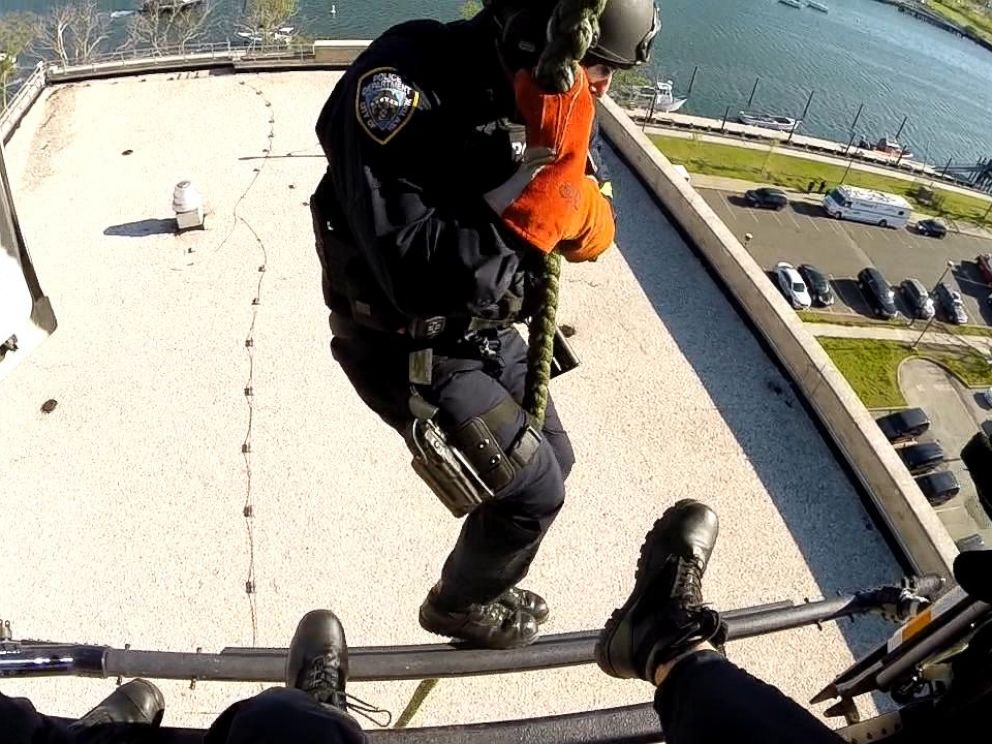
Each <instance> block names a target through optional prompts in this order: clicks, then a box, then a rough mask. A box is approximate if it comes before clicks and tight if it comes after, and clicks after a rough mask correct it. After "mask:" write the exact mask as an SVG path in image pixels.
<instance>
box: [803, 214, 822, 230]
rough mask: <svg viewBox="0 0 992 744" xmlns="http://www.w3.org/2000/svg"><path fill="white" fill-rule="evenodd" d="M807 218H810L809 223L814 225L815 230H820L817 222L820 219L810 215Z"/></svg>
mask: <svg viewBox="0 0 992 744" xmlns="http://www.w3.org/2000/svg"><path fill="white" fill-rule="evenodd" d="M806 219H808V220H809V224H811V225H812V226H813V229H814V230H816V231H817V232H820V226H819V225H817V224H816V223H817V222H819V220H814V219H813V218H812V217H808V216H807V217H806Z"/></svg>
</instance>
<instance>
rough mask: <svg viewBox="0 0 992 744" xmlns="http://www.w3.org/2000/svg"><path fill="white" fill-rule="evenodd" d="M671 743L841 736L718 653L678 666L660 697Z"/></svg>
mask: <svg viewBox="0 0 992 744" xmlns="http://www.w3.org/2000/svg"><path fill="white" fill-rule="evenodd" d="M654 708H655V710H656V711H657V712H658V718H659V719H660V720H661V728H662V731H664V733H665V739H666V741H668V742H670V744H723V742H731V741H732V742H737V743H738V744H750V743H751V742H753V743H754V744H786V743H787V742H803V744H841V742H842V741H843V740H842V739H841V738H840V737H839V736H838V735H837V734H835V733H834V732H833V731H831V730H830V729H828V728H827V727H826V726H824V725H823V724H822V723H821V722H820V721H818V720H816V719H815V718H814V717H813V716H812V715H811V714H810V713H809V712H808V711H806V710H805V709H804V708H802V707H800V706H799V705H798V704H797V703H796V702H795V701H793V700H792V699H791V698H788V697H786V696H785V695H783V694H782V693H781V692H780V691H779V690H778V689H777V688H775V687H772V686H771V685H769V684H766V683H764V682H762V681H761V680H759V679H756V678H755V677H752V676H751V675H750V674H748V673H747V672H745V671H744V670H743V669H740V668H738V667H736V666H734V665H733V664H731V663H730V662H729V661H727V660H726V659H725V658H724V657H723V656H721V655H720V654H718V653H717V652H716V651H700V652H698V653H694V654H690V655H689V656H687V657H685V658H684V659H682V660H681V661H679V662H677V663H676V664H675V667H674V668H673V669H672V671H671V673H670V674H669V675H668V677H667V678H666V679H665V681H664V683H663V684H662V685H661V686H660V687H659V688H658V690H657V692H656V693H655V698H654Z"/></svg>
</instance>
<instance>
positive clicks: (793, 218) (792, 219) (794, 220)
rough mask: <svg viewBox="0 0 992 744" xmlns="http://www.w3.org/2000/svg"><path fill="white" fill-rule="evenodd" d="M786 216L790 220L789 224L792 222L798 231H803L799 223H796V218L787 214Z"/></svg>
mask: <svg viewBox="0 0 992 744" xmlns="http://www.w3.org/2000/svg"><path fill="white" fill-rule="evenodd" d="M785 216H786V217H788V218H789V222H791V223H792V224H793V225H794V226H795V228H796V229H797V230H802V228H801V227H799V223H798V222H796V218H795V217H793V216H792V215H791V214H786V215H785Z"/></svg>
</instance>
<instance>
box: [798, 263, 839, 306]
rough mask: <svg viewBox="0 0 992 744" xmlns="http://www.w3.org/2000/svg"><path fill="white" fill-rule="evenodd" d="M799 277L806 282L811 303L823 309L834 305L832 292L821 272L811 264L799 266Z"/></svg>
mask: <svg viewBox="0 0 992 744" xmlns="http://www.w3.org/2000/svg"><path fill="white" fill-rule="evenodd" d="M799 275H800V276H801V277H802V278H803V281H804V282H806V289H808V290H809V296H810V299H811V300H812V301H813V302H815V303H818V304H820V305H823V306H824V307H829V306H830V305H833V304H834V292H833V290H832V289H830V282H828V281H827V277H826V276H825V275H824V273H823V272H822V271H820V270H819V269H818V268H816V267H815V266H813V265H812V264H799Z"/></svg>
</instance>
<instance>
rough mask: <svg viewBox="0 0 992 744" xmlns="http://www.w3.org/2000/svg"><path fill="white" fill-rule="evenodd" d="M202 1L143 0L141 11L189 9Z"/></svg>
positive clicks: (165, 11)
mask: <svg viewBox="0 0 992 744" xmlns="http://www.w3.org/2000/svg"><path fill="white" fill-rule="evenodd" d="M202 3H203V0H145V2H144V5H142V6H141V12H142V13H177V12H179V11H183V10H191V9H193V8H195V7H197V6H199V5H201V4H202Z"/></svg>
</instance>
